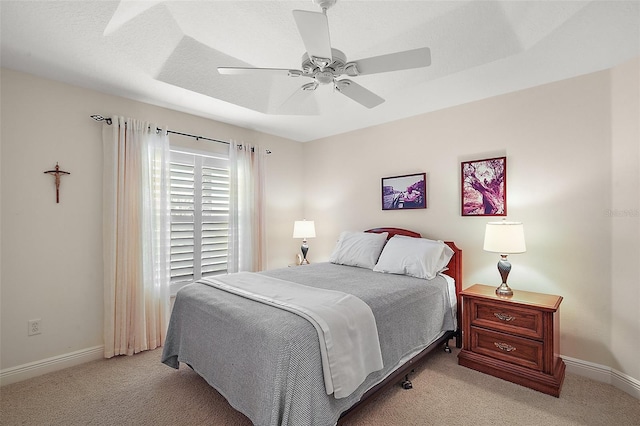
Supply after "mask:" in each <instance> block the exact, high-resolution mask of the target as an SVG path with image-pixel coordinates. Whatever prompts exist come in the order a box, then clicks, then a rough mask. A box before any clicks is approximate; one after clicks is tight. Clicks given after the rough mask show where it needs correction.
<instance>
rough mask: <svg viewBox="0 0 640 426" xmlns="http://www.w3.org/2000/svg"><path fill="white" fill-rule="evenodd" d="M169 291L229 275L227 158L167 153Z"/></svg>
mask: <svg viewBox="0 0 640 426" xmlns="http://www.w3.org/2000/svg"><path fill="white" fill-rule="evenodd" d="M170 165H171V293H172V294H175V292H176V291H177V290H178V289H179V288H180V287H182V286H183V285H185V284H188V283H191V282H193V281H195V280H199V279H200V278H203V277H209V276H213V275H219V274H226V273H227V246H228V229H229V159H228V158H223V157H222V156H217V157H216V156H211V155H203V154H198V153H192V152H185V151H177V150H171V157H170Z"/></svg>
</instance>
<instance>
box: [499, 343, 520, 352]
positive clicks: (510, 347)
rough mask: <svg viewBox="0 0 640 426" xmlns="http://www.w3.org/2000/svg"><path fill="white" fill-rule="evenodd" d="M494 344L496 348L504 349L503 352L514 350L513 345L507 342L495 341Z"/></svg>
mask: <svg viewBox="0 0 640 426" xmlns="http://www.w3.org/2000/svg"><path fill="white" fill-rule="evenodd" d="M494 345H496V348H498V349H500V350H501V351H505V352H513V351H515V350H516V348H515V346H511V345H509V344H507V343H498V342H495V343H494Z"/></svg>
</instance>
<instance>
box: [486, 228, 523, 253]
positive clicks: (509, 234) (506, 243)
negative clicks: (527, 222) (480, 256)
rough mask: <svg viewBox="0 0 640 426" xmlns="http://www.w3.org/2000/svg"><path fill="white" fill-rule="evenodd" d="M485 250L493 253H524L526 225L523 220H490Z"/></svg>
mask: <svg viewBox="0 0 640 426" xmlns="http://www.w3.org/2000/svg"><path fill="white" fill-rule="evenodd" d="M484 250H485V251H490V252H493V253H500V254H511V253H524V252H525V251H527V247H526V246H525V242H524V225H522V223H521V222H506V221H502V222H489V223H487V227H486V228H485V232H484Z"/></svg>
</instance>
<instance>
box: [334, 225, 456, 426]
mask: <svg viewBox="0 0 640 426" xmlns="http://www.w3.org/2000/svg"><path fill="white" fill-rule="evenodd" d="M365 232H373V233H377V234H380V233H382V232H388V233H389V236H388V237H387V239H389V238H391V237H393V236H394V235H404V236H407V237H414V238H422V235H420V234H419V233H417V232H413V231H409V230H406V229H400V228H374V229H369V230H367V231H365ZM444 243H445V244H446V245H448V246H449V247H450V248H451V249H452V250H453V257H452V258H451V260H450V261H449V264H448V265H447V267H448V269H447V271H446V272H445V274H447V275H449V276H450V277H451V278H453V279H454V280H455V282H456V299H457V301H458V309H457V310H456V317H457V323H458V324H457V330H449V331H447V332H445V334H444V335H443V336H442V337H440V338H439V339H438V340H436V341H435V342H433V343H432V344H430V345H429V346H427V347H426V348H424V349H423V350H422V351H421V352H420V353H418V354H417V355H416V356H414V357H413V358H411V359H410V360H409V361H407V362H406V363H405V364H403V365H401V366H400V367H399V368H398V369H397V370H396V371H394V372H392V373H391V374H390V375H389V376H387V378H386V379H384V380H383V381H382V382H380V383H378V384H377V385H375V386H374V387H372V388H371V389H369V390H368V391H367V392H366V393H365V394H364V395H363V396H362V398H361V399H360V401H359V402H357V403H356V404H355V405H353V406H352V407H351V408H349V409H348V410H346V411H344V412H343V413H342V414H341V415H340V419H339V420H338V425H343V424H344V422H345V421H347V420H348V419H349V418H350V417H351V416H352V415H353V414H354V413H356V412H357V411H359V410H360V409H361V408H362V407H364V406H365V405H366V404H367V403H369V402H370V401H372V400H373V399H374V398H375V397H376V396H377V395H379V394H380V393H382V392H384V391H385V390H386V389H388V388H389V387H391V386H393V385H396V384H398V383H401V382H405V383H406V382H408V378H407V377H408V374H409V373H410V372H412V371H413V369H414V368H415V364H416V363H417V362H419V361H421V360H422V359H424V358H425V357H426V356H427V355H428V354H429V353H431V352H433V351H434V350H435V349H437V348H439V347H441V346H442V345H444V350H445V351H446V352H451V348H449V340H451V339H453V338H455V339H456V347H457V348H460V347H462V334H461V331H460V327H461V326H462V297H461V296H460V292H461V291H462V250H460V249H459V248H458V247H456V245H455V243H454V242H452V241H445V242H444ZM409 384H410V382H409ZM403 387H405V388H410V386H408V387H407V386H405V385H404V384H403Z"/></svg>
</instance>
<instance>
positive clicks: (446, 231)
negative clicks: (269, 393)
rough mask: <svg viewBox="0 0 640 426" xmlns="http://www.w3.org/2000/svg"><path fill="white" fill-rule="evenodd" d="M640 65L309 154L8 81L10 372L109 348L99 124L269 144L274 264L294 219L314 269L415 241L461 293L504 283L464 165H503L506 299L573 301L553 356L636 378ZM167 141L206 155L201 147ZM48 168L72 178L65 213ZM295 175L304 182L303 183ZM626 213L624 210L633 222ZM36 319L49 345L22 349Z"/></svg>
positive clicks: (133, 105) (4, 161)
mask: <svg viewBox="0 0 640 426" xmlns="http://www.w3.org/2000/svg"><path fill="white" fill-rule="evenodd" d="M639 68H640V66H639V61H638V60H636V61H632V62H630V63H628V64H624V65H622V66H619V67H617V68H615V69H613V70H611V71H604V72H600V73H596V74H590V75H586V76H583V77H579V78H574V79H570V80H566V81H561V82H558V83H553V84H549V85H545V86H541V87H536V88H533V89H529V90H525V91H521V92H517V93H512V94H508V95H504V96H499V97H495V98H491V99H487V100H483V101H479V102H475V103H471V104H467V105H462V106H459V107H455V108H450V109H446V110H442V111H437V112H433V113H429V114H425V115H421V116H418V117H413V118H409V119H405V120H401V121H397V122H393V123H388V124H385V125H381V126H376V127H372V128H368V129H363V130H359V131H355V132H351V133H348V134H344V135H339V136H335V137H331V138H326V139H323V140H318V141H313V142H309V143H305V144H300V143H295V142H292V141H288V140H284V139H281V138H277V137H274V136H269V135H266V134H262V133H258V132H254V131H251V130H248V129H242V128H238V127H234V126H229V125H225V124H222V123H218V122H215V121H211V120H206V119H202V118H199V117H195V116H191V115H188V114H182V113H178V112H175V111H170V110H166V109H162V108H157V107H153V106H150V105H146V104H142V103H138V102H133V101H130V100H127V99H123V98H119V97H113V96H108V95H104V94H101V93H97V92H94V91H89V90H85V89H80V88H76V87H73V86H68V85H64V84H60V83H56V82H52V81H48V80H44V79H40V78H36V77H33V76H30V75H27V74H23V73H18V72H13V71H8V70H4V69H3V70H2V74H1V82H2V85H1V91H2V92H1V94H2V99H1V101H2V110H1V112H2V114H1V117H2V133H1V143H2V144H1V152H0V154H1V156H2V157H1V162H0V170H1V172H2V174H1V185H2V187H1V188H2V197H1V204H0V206H1V210H0V218H1V221H2V227H1V236H2V250H1V251H0V259H1V261H2V265H1V281H0V286H1V291H0V299H1V309H2V311H1V313H0V314H1V318H0V319H1V322H2V326H1V327H2V329H1V332H2V335H1V338H2V341H1V345H2V348H1V357H2V358H1V360H0V368H1V369H6V368H10V367H13V366H16V365H22V364H26V363H29V362H36V361H40V360H44V359H46V358H48V357H55V356H58V355H60V354H65V353H71V352H73V351H77V350H82V349H85V348H88V347H91V346H97V345H101V344H102V260H101V256H102V242H101V196H102V195H101V185H102V182H101V176H102V175H101V174H102V170H101V169H102V152H101V141H100V134H101V131H100V126H101V125H100V124H98V123H95V122H94V121H92V120H91V119H89V115H90V114H94V113H100V114H103V115H112V114H119V115H124V116H131V117H136V118H140V119H147V120H154V121H157V122H158V123H160V124H166V125H168V126H169V128H171V129H175V130H182V131H186V132H190V133H195V134H201V135H204V136H211V137H215V138H219V139H230V138H235V139H238V140H247V141H251V142H255V143H261V144H262V145H263V146H266V147H269V148H270V149H271V150H272V151H273V152H274V153H273V154H272V155H271V156H270V157H269V160H268V161H269V166H268V171H267V174H268V176H267V186H268V188H267V198H268V207H267V223H268V224H269V227H268V230H267V244H268V267H269V268H275V267H281V266H285V265H287V264H288V263H291V260H292V258H293V255H294V254H295V253H297V251H298V250H299V241H296V240H293V239H292V238H290V235H291V224H292V222H293V220H295V219H299V218H301V217H306V218H307V219H313V220H315V221H316V230H317V234H318V237H317V238H315V239H313V240H310V242H309V244H310V246H311V249H310V252H309V258H310V259H311V261H321V260H326V259H328V257H329V254H330V253H331V250H332V248H333V246H334V243H335V240H336V238H337V236H338V234H339V232H340V231H342V230H345V229H354V230H361V229H365V228H369V227H375V226H398V227H404V228H409V229H414V230H417V231H419V232H421V233H422V234H423V235H424V236H428V237H433V238H444V239H450V240H454V241H456V242H457V244H458V245H459V246H460V247H461V248H462V249H463V250H464V274H465V282H464V286H465V287H467V286H469V285H471V284H473V283H476V282H481V283H488V284H496V285H497V280H498V272H497V270H496V266H495V265H496V263H497V256H496V255H495V254H491V253H485V252H483V251H482V249H481V247H482V238H483V233H484V224H485V223H486V222H487V221H488V220H489V219H487V218H472V217H466V218H462V217H460V189H459V186H460V177H459V175H460V169H459V167H460V161H464V160H470V159H480V158H488V157H492V156H500V155H506V156H507V157H508V165H507V166H508V167H507V171H508V210H509V211H508V213H509V215H508V218H509V219H513V220H521V221H523V222H524V223H525V232H526V237H527V248H528V251H527V252H526V253H524V254H520V255H512V256H511V260H512V263H513V270H512V272H511V276H510V279H509V280H510V284H511V285H512V286H513V287H515V288H519V289H526V290H533V291H541V292H547V293H555V294H560V295H562V296H564V298H565V300H564V302H563V304H562V308H561V325H562V332H561V353H562V354H563V355H565V356H568V357H574V358H576V359H579V360H585V361H587V362H592V363H597V364H600V365H604V366H609V367H611V368H614V369H616V370H618V371H621V372H622V373H624V374H626V375H628V376H630V377H632V378H635V380H638V379H640V362H639V361H638V357H637V356H636V355H637V353H639V352H640V337H639V336H640V309H638V306H640V218H639V217H638V203H639V201H638V199H639V198H640V177H639V172H638V170H639V169H640V153H639V143H640V136H639V130H638V122H639V119H640V112H639V111H640V108H639V106H638V102H639V99H640V93H639V88H638V76H639ZM173 142H175V143H178V144H186V145H190V146H192V147H194V148H198V149H206V147H207V144H206V143H205V142H202V141H200V142H195V141H193V140H192V139H185V138H182V139H178V138H174V139H173ZM56 161H59V162H60V165H61V166H62V167H63V168H65V169H66V170H69V171H71V172H72V175H71V176H68V177H64V178H63V182H62V190H61V203H60V204H58V205H56V204H55V200H54V198H53V197H54V191H53V183H52V178H51V177H50V176H47V175H44V174H43V173H42V172H43V171H44V170H47V169H49V168H50V167H52V166H53V165H54V164H55V162H56ZM422 171H424V172H427V179H428V192H429V194H428V208H427V209H426V210H414V211H404V212H399V211H384V212H383V211H381V209H380V178H381V177H386V176H394V175H400V174H407V173H414V172H422ZM299 176H303V179H302V180H300V179H298V177H299ZM625 212H626V213H625ZM32 318H42V320H43V334H41V335H39V336H33V337H27V335H26V334H27V333H26V329H27V321H28V320H29V319H32Z"/></svg>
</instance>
